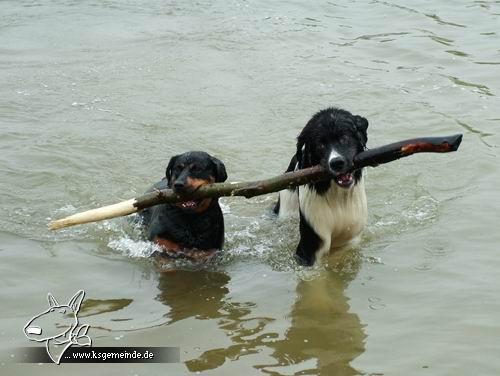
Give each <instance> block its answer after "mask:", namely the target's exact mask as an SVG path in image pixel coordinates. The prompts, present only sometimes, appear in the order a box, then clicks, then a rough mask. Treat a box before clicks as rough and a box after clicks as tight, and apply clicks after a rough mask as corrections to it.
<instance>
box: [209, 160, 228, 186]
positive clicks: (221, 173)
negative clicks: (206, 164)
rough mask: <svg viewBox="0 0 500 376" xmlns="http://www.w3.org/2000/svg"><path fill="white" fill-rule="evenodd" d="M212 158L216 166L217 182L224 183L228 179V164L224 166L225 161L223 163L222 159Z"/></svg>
mask: <svg viewBox="0 0 500 376" xmlns="http://www.w3.org/2000/svg"><path fill="white" fill-rule="evenodd" d="M210 158H211V159H212V163H213V164H214V166H215V182H216V183H222V182H224V181H226V179H227V173H226V166H224V163H222V161H221V160H219V159H217V158H215V157H210Z"/></svg>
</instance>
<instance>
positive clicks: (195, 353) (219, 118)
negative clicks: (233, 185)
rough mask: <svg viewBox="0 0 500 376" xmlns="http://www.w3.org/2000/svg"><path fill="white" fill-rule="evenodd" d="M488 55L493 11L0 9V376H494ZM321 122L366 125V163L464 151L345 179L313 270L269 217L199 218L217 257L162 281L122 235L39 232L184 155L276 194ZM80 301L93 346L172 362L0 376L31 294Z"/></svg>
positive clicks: (232, 208) (496, 48) (242, 213)
mask: <svg viewBox="0 0 500 376" xmlns="http://www.w3.org/2000/svg"><path fill="white" fill-rule="evenodd" d="M499 36H500V2H499V1H462V2H460V1H454V2H448V1H443V0H441V1H434V2H431V1H411V2H410V1H406V2H405V1H396V2H391V1H376V0H375V1H340V2H336V1H326V2H306V1H302V2H285V1H273V2H268V1H241V0H237V1H216V2H213V1H197V2H189V1H178V2H177V1H140V0H139V1H112V0H99V1H70V0H60V1H2V2H0V77H1V83H2V84H1V85H0V130H1V135H2V137H1V138H0V150H1V152H0V171H1V179H0V190H1V192H2V198H1V200H2V210H3V215H2V216H1V217H0V225H1V232H0V260H1V262H0V281H1V286H2V287H1V289H0V302H1V304H0V354H1V358H0V364H1V366H0V373H1V374H6V375H7V374H26V375H27V374H37V375H59V374H61V375H62V374H68V372H69V371H70V372H71V374H78V375H87V374H89V373H92V374H94V373H95V374H112V375H135V374H139V375H166V374H169V375H170V374H172V375H182V374H186V373H188V372H200V373H202V374H213V375H252V374H270V375H294V374H297V375H299V374H300V375H305V374H307V375H316V374H321V375H356V374H364V375H421V374H422V375H423V374H425V375H473V374H474V375H496V374H500V359H499V356H498V354H499V353H500V341H499V338H500V323H499V320H498V318H499V317H500V300H499V292H498V291H499V288H500V277H499V276H500V253H499V249H498V248H499V244H500V234H499V230H498V229H499V214H498V213H499V211H500V192H499V190H498V187H499V186H500V174H499V171H500V168H499V163H498V145H500V136H499V130H498V129H499V126H500V101H499V95H500V37H499ZM332 105H336V106H340V107H343V108H345V109H348V110H350V111H352V112H354V113H356V114H361V115H363V116H365V117H367V118H368V119H369V121H370V127H369V146H377V145H381V144H384V143H388V142H391V141H397V140H400V139H404V138H410V137H414V136H422V135H428V136H433V135H446V134H454V133H463V134H464V141H463V143H462V146H461V148H460V150H459V152H457V153H454V154H448V155H435V154H434V155H431V154H425V155H423V154H422V155H417V156H414V157H411V158H407V159H405V160H401V161H398V162H394V163H391V164H387V165H384V166H380V167H378V168H375V169H370V170H369V171H367V195H368V202H369V211H370V216H369V223H368V226H367V228H366V230H365V232H364V233H363V236H362V237H361V239H360V242H359V243H357V244H356V245H353V246H352V247H351V248H350V249H345V250H343V251H342V252H339V253H337V254H335V255H332V256H331V257H330V258H329V259H327V260H324V262H323V263H322V264H321V265H320V266H318V267H317V268H313V269H303V268H299V267H297V266H296V265H295V263H294V262H293V260H292V254H293V252H294V248H295V245H296V242H297V239H298V233H297V228H296V225H297V223H295V222H293V221H291V222H288V223H277V222H275V221H274V219H273V218H272V217H271V216H270V212H269V208H270V207H271V205H272V203H273V201H274V199H275V197H274V196H272V195H270V196H262V197H259V198H255V199H251V200H245V199H243V198H229V199H222V200H221V201H222V204H223V210H224V212H225V219H226V230H227V231H226V246H225V250H224V254H225V255H224V257H223V259H222V260H220V261H219V262H218V263H217V264H216V265H211V266H208V267H206V268H204V269H201V270H192V269H189V268H184V269H182V270H178V271H176V272H169V273H160V272H159V271H158V269H157V268H156V266H155V265H154V264H153V263H152V262H151V261H149V259H148V258H147V257H146V256H147V255H148V254H149V253H150V252H151V245H150V244H148V243H147V242H144V241H142V240H141V238H140V236H139V235H138V233H137V230H136V229H134V228H133V227H132V226H131V225H130V223H129V222H128V221H127V220H126V219H124V218H120V219H115V220H110V221H105V222H102V223H97V224H90V225H83V226H79V227H74V228H70V229H66V230H63V231H60V232H49V231H48V230H47V228H46V224H47V222H48V221H49V220H50V219H54V218H60V217H62V216H65V215H69V214H72V213H75V212H77V211H80V210H82V209H89V208H93V207H96V206H100V205H103V204H108V203H114V202H117V201H120V200H124V199H128V198H131V197H134V196H137V195H138V194H140V193H142V192H143V191H144V190H145V189H146V188H147V187H148V186H149V185H150V184H151V183H152V182H154V181H156V180H158V179H159V178H161V176H162V175H163V172H164V168H165V165H166V163H167V161H168V159H169V157H170V156H172V155H174V154H176V153H180V152H183V151H187V150H193V149H194V150H196V149H202V150H206V151H207V152H209V153H212V154H214V155H216V156H217V157H219V158H221V159H222V160H223V161H224V162H225V163H226V167H227V169H228V172H229V179H230V180H245V179H257V178H265V177H268V176H272V175H275V174H278V173H280V172H281V171H283V170H284V169H285V168H286V166H287V163H288V160H289V157H290V155H291V154H292V153H293V150H294V139H295V137H296V136H297V134H298V132H299V131H300V129H301V128H302V127H303V126H304V124H305V123H306V121H307V120H308V119H309V118H310V116H311V115H312V114H313V113H314V112H315V111H317V110H319V109H322V108H325V107H327V106H332ZM78 289H84V290H85V291H86V293H87V295H86V300H85V301H84V305H83V307H82V311H81V320H82V321H85V323H88V324H89V325H90V326H91V330H90V332H89V334H90V335H91V337H92V338H93V340H94V345H95V346H179V347H180V350H181V360H182V362H181V363H178V364H160V365H144V364H143V365H140V364H137V365H134V364H128V365H127V364H125V365H116V364H115V365H99V364H93V365H82V364H80V365H67V364H66V365H61V366H59V367H56V366H53V365H49V364H47V365H37V364H34V365H29V364H16V361H18V360H19V359H16V354H15V351H14V349H15V348H16V347H19V346H27V345H33V344H32V343H28V342H27V340H26V338H25V337H24V336H23V333H22V327H23V325H24V324H25V323H26V322H27V321H28V320H29V319H30V318H31V317H32V316H33V315H34V314H36V313H38V312H40V310H41V309H42V308H45V305H46V294H47V292H48V291H50V292H52V293H53V294H54V295H55V296H56V297H58V298H59V299H60V300H62V301H64V300H65V299H69V297H71V296H72V295H73V294H74V293H75V292H76V291H77V290H78Z"/></svg>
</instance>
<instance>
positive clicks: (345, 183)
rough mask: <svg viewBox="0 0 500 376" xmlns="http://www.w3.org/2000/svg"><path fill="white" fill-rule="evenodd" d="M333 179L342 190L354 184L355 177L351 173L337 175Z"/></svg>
mask: <svg viewBox="0 0 500 376" xmlns="http://www.w3.org/2000/svg"><path fill="white" fill-rule="evenodd" d="M333 179H334V180H335V183H337V185H339V186H340V187H342V188H349V187H350V186H351V185H352V183H354V175H353V174H352V173H350V172H347V173H345V174H337V175H335V176H334V178H333Z"/></svg>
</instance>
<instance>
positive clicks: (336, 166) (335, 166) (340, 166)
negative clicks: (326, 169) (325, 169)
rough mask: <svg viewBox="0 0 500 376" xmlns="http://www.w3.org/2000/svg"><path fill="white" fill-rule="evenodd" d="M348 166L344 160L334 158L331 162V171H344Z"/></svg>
mask: <svg viewBox="0 0 500 376" xmlns="http://www.w3.org/2000/svg"><path fill="white" fill-rule="evenodd" d="M346 166H347V162H346V160H345V159H344V158H334V159H332V160H331V161H330V169H331V170H332V171H335V172H341V171H344V170H345V168H346Z"/></svg>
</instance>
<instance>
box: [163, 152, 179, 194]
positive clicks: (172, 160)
mask: <svg viewBox="0 0 500 376" xmlns="http://www.w3.org/2000/svg"><path fill="white" fill-rule="evenodd" d="M177 157H179V156H178V155H174V156H173V157H172V158H170V161H169V162H168V166H167V169H166V170H165V177H166V178H167V183H168V186H169V187H170V179H171V178H172V169H173V168H174V164H175V161H176V160H177Z"/></svg>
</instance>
